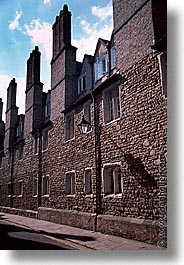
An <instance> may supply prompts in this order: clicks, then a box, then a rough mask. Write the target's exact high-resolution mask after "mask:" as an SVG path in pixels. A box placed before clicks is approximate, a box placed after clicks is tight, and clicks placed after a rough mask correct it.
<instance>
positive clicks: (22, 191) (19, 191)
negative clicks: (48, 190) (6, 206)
mask: <svg viewBox="0 0 184 265" xmlns="http://www.w3.org/2000/svg"><path fill="white" fill-rule="evenodd" d="M20 183H21V187H20V186H19V185H20ZM17 184H18V187H17V192H18V194H17V197H18V198H22V197H23V195H24V185H23V180H19V181H17Z"/></svg>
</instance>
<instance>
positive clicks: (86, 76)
mask: <svg viewBox="0 0 184 265" xmlns="http://www.w3.org/2000/svg"><path fill="white" fill-rule="evenodd" d="M92 63H93V56H91V55H87V54H85V55H84V59H83V62H82V66H81V71H80V74H79V76H78V89H77V91H78V96H79V95H81V94H82V93H83V92H85V91H87V90H91V89H92V79H93V78H92Z"/></svg>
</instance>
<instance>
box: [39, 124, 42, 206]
mask: <svg viewBox="0 0 184 265" xmlns="http://www.w3.org/2000/svg"><path fill="white" fill-rule="evenodd" d="M38 139H39V145H38V208H39V207H41V205H42V130H41V129H39V130H38Z"/></svg>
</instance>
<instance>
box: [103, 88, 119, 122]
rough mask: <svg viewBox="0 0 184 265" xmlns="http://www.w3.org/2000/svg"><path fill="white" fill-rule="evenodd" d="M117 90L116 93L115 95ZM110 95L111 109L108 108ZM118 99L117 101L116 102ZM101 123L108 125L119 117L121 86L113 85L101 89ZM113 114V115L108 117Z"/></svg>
mask: <svg viewBox="0 0 184 265" xmlns="http://www.w3.org/2000/svg"><path fill="white" fill-rule="evenodd" d="M117 92H118V95H119V96H117ZM110 95H111V96H112V111H113V113H111V109H110V103H111V102H110ZM118 101H119V103H118ZM102 109H103V123H104V125H109V124H111V123H113V122H116V121H118V120H120V119H121V116H122V112H121V88H120V86H119V85H113V86H111V87H109V88H107V89H106V90H105V91H103V94H102ZM111 115H113V117H110V116H111Z"/></svg>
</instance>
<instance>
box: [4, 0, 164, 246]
mask: <svg viewBox="0 0 184 265" xmlns="http://www.w3.org/2000/svg"><path fill="white" fill-rule="evenodd" d="M166 10H167V7H166V1H164V0H162V1H156V0H152V1H151V0H146V1H145V0H136V1H135V0H132V1H127V0H113V14H114V29H113V32H112V37H111V40H104V39H101V38H100V39H99V40H98V42H97V45H96V50H95V51H94V56H91V55H84V59H83V62H82V63H81V62H78V61H76V52H77V48H76V47H74V46H72V44H71V12H70V11H69V10H68V6H67V5H64V6H63V9H62V10H61V11H60V13H59V15H58V16H57V17H56V19H55V22H54V24H53V57H52V61H51V88H50V90H49V91H48V92H47V93H45V92H43V84H42V83H41V80H40V64H41V60H40V59H41V53H40V51H39V48H38V47H37V46H36V47H35V49H34V50H33V51H32V52H31V54H30V57H29V59H28V60H27V84H26V88H25V93H26V103H25V106H26V108H25V115H22V114H21V115H19V114H18V107H17V106H16V89H17V84H16V80H15V78H13V79H12V80H11V82H10V84H9V86H8V84H7V86H8V89H7V104H6V122H5V123H4V121H3V120H2V110H3V102H2V99H0V210H1V211H4V212H9V213H16V214H20V215H25V216H31V217H35V218H39V219H44V220H49V221H53V222H58V223H62V224H66V225H70V226H75V227H80V228H85V229H91V230H95V231H100V232H104V233H109V234H112V235H119V236H123V237H127V238H132V239H137V240H140V241H145V242H148V243H152V244H158V242H165V243H164V244H162V246H166V239H167V229H166V216H167V214H166V201H167V194H166V190H167V188H166V187H167V186H166V185H167V180H166V160H167V144H166V142H167V84H166V81H167V44H166V39H167V37H166V34H167V28H166V25H167V22H166V20H167V15H166V12H167V11H166ZM82 129H83V130H85V133H84V131H83V133H82V132H81V131H82ZM161 187H162V189H161ZM161 190H162V192H161ZM163 191H164V193H163ZM164 203H165V204H164ZM163 205H164V207H163ZM163 221H164V222H163ZM160 244H161V243H160Z"/></svg>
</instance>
